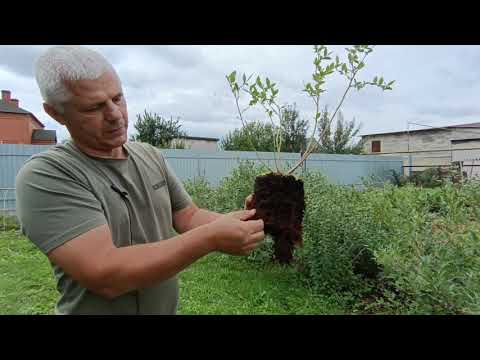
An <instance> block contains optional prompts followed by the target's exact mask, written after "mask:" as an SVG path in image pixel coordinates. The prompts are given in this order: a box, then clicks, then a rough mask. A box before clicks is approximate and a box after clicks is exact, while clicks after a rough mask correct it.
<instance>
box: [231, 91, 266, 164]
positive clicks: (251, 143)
mask: <svg viewBox="0 0 480 360" xmlns="http://www.w3.org/2000/svg"><path fill="white" fill-rule="evenodd" d="M230 87H231V88H232V86H231V85H230ZM232 92H233V96H234V97H235V104H236V106H237V111H238V114H239V115H240V116H239V117H240V121H241V122H242V126H243V128H244V129H248V127H247V123H246V121H245V120H244V119H243V116H242V111H241V110H240V105H239V104H238V100H239V96H238V95H235V92H234V91H233V88H232ZM244 111H245V110H244ZM247 131H248V132H250V131H249V130H247ZM247 137H248V136H247ZM252 137H253V136H252V133H251V132H250V136H249V137H248V140H249V141H250V145H251V146H252V148H253V150H254V151H255V154H256V155H257V158H258V160H260V162H261V163H262V164H263V165H264V166H265V167H266V168H267V169H268V170H269V171H270V172H273V170H272V169H270V166H268V165H267V164H266V163H265V162H264V161H263V160H262V159H261V158H260V155H258V152H257V149H256V148H255V145H253V142H252Z"/></svg>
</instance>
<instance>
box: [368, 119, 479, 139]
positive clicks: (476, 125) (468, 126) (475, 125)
mask: <svg viewBox="0 0 480 360" xmlns="http://www.w3.org/2000/svg"><path fill="white" fill-rule="evenodd" d="M436 129H439V130H441V129H480V122H476V123H470V124H460V125H450V126H439V127H428V128H425V129H415V130H409V131H407V130H402V131H391V132H383V133H371V134H362V135H360V136H372V135H390V134H406V133H408V132H410V133H413V132H419V131H432V130H436Z"/></svg>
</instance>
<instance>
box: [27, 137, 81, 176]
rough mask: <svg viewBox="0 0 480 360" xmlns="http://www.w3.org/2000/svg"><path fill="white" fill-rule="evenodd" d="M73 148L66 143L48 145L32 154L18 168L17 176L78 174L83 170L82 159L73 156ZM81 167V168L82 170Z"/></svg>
mask: <svg viewBox="0 0 480 360" xmlns="http://www.w3.org/2000/svg"><path fill="white" fill-rule="evenodd" d="M74 153H75V150H74V149H73V148H70V147H69V146H68V145H67V144H59V145H54V146H52V147H50V148H49V149H47V150H45V151H42V152H40V153H37V154H34V155H32V156H31V157H30V158H29V159H28V160H27V161H25V162H24V164H23V165H22V167H21V168H20V170H19V172H18V174H17V178H19V179H22V178H25V177H27V178H31V177H38V176H41V177H44V175H47V174H49V175H50V176H51V175H55V174H69V176H72V174H74V173H75V174H77V175H78V174H79V173H81V172H83V170H84V164H82V160H81V159H80V158H77V157H76V156H75V154H74ZM82 169H83V170H82Z"/></svg>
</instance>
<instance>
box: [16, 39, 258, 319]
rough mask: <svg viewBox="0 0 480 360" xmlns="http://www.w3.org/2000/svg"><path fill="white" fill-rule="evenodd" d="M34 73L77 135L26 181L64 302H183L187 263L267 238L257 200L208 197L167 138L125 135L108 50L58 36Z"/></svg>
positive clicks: (44, 157)
mask: <svg viewBox="0 0 480 360" xmlns="http://www.w3.org/2000/svg"><path fill="white" fill-rule="evenodd" d="M36 79H37V83H38V86H39V88H40V92H41V94H42V97H43V99H44V109H45V111H46V112H47V113H48V114H49V115H50V116H51V117H52V118H53V119H55V120H56V121H57V122H59V123H60V124H62V125H65V126H66V127H67V129H68V131H69V133H70V135H71V139H72V140H71V141H69V142H67V143H66V144H64V145H58V146H55V147H52V148H51V149H49V150H48V151H45V152H43V153H41V154H38V155H36V156H33V157H32V158H31V159H30V160H29V161H28V162H26V163H25V165H24V166H23V167H22V169H21V170H20V172H19V173H18V176H17V181H16V188H17V202H18V216H19V219H20V221H21V223H22V226H23V229H24V232H25V235H26V236H27V237H28V238H29V239H30V240H31V241H32V242H33V243H34V244H35V245H36V246H37V247H38V248H39V249H40V250H41V251H42V252H43V253H45V254H46V255H47V256H48V258H49V260H50V262H51V264H52V267H53V270H54V273H55V276H56V278H57V281H58V289H59V291H60V294H61V296H60V299H59V301H58V303H57V306H56V313H57V314H175V313H176V311H177V304H178V282H177V274H178V273H179V272H180V271H182V270H183V269H185V268H186V267H187V266H189V265H190V264H192V263H194V262H195V261H196V260H198V259H199V258H201V257H203V256H205V255H207V254H209V253H211V252H222V253H226V254H231V255H248V254H249V253H250V252H251V251H252V250H253V249H255V248H256V247H257V246H258V245H259V244H260V242H261V241H262V240H263V239H264V232H263V222H262V221H261V220H252V216H253V215H254V213H255V210H251V211H247V210H241V211H237V212H234V213H230V214H225V215H222V214H218V213H214V212H210V211H207V210H204V209H199V208H198V207H197V206H196V205H195V204H194V203H193V202H192V200H191V198H190V196H189V195H188V194H187V193H186V191H185V189H184V187H183V185H182V183H181V182H180V181H179V180H178V178H177V177H176V176H175V174H174V173H173V171H172V169H171V168H170V167H169V165H168V163H167V162H166V161H165V159H164V158H163V156H162V154H161V152H160V151H159V150H158V149H156V148H154V147H153V146H150V145H148V144H144V143H137V142H132V143H129V142H127V127H128V117H127V105H126V100H125V98H124V95H123V92H122V86H121V82H120V79H119V77H118V76H117V74H116V72H115V70H114V69H113V67H112V65H111V64H110V63H109V62H107V61H106V59H105V58H104V57H102V56H101V55H100V54H98V53H97V52H94V51H92V50H90V49H87V48H84V47H79V46H59V47H53V48H50V49H49V50H47V51H46V53H45V54H43V55H42V56H41V57H40V58H39V59H38V60H37V62H36ZM174 230H175V231H174Z"/></svg>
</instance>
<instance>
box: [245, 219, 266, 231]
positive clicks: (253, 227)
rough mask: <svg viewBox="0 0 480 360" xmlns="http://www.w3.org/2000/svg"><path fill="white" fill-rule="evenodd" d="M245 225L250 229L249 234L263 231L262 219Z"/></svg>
mask: <svg viewBox="0 0 480 360" xmlns="http://www.w3.org/2000/svg"><path fill="white" fill-rule="evenodd" d="M247 225H248V227H249V229H250V232H252V233H257V232H259V231H263V228H264V223H263V220H262V219H258V220H250V221H247Z"/></svg>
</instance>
